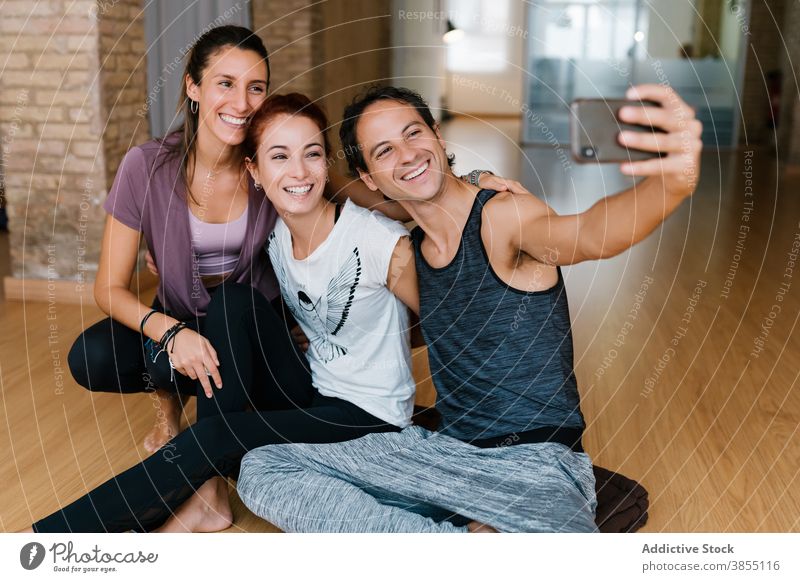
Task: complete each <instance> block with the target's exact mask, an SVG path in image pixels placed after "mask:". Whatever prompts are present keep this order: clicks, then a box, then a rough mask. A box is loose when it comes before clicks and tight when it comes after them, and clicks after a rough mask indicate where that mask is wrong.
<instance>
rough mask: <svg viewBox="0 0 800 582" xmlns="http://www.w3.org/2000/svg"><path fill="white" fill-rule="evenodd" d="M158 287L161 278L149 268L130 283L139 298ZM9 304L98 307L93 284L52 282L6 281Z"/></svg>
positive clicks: (32, 280)
mask: <svg viewBox="0 0 800 582" xmlns="http://www.w3.org/2000/svg"><path fill="white" fill-rule="evenodd" d="M157 284H158V277H156V276H155V275H153V274H152V273H151V272H150V271H148V270H147V269H142V270H141V271H138V272H137V273H136V275H134V277H133V281H132V282H131V290H132V291H133V292H134V293H137V295H140V294H145V293H147V292H148V291H151V290H152V289H154V288H155V287H156V285H157ZM3 290H4V292H5V300H6V301H25V302H29V301H31V302H42V303H59V304H62V305H64V304H66V305H95V301H94V282H93V281H92V282H88V283H82V282H80V281H70V280H67V281H64V280H49V279H18V278H16V277H4V278H3Z"/></svg>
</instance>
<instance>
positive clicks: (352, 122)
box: [339, 85, 456, 177]
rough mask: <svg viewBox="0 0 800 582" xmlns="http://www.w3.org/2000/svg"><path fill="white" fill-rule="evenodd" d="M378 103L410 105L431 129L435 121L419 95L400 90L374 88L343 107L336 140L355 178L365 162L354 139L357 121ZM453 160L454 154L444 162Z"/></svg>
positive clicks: (365, 168)
mask: <svg viewBox="0 0 800 582" xmlns="http://www.w3.org/2000/svg"><path fill="white" fill-rule="evenodd" d="M379 101H398V102H399V103H405V104H406V105H410V106H411V107H413V108H414V109H416V110H417V113H419V115H420V117H422V120H423V121H424V122H425V125H427V126H428V127H429V128H431V130H434V129H435V128H436V120H435V119H434V118H433V114H432V113H431V109H430V107H428V104H427V103H426V102H425V100H424V99H423V98H422V96H421V95H420V94H419V93H416V92H414V91H412V90H411V89H406V88H404V87H392V86H388V87H384V86H379V85H374V86H372V87H370V88H368V89H367V90H366V91H365V92H364V93H362V94H361V95H359V96H358V97H356V98H355V99H354V100H353V102H352V103H350V105H348V106H347V107H346V108H345V110H344V119H343V120H342V125H341V127H340V128H339V139H340V140H341V141H342V148H343V149H344V154H345V157H346V158H347V166H348V168H349V169H350V173H351V174H352V175H353V176H354V177H358V171H359V170H361V171H362V172H366V171H367V163H366V161H365V160H364V154H363V152H362V151H361V147H360V145H359V143H358V139H357V138H356V129H357V127H358V120H359V119H360V117H361V114H362V113H364V110H365V109H366V108H367V107H369V106H370V105H372V104H373V103H377V102H379ZM455 161H456V157H455V155H454V154H450V155H449V156H447V163H448V165H449V166H450V167H451V168H452V167H453V164H454V163H455Z"/></svg>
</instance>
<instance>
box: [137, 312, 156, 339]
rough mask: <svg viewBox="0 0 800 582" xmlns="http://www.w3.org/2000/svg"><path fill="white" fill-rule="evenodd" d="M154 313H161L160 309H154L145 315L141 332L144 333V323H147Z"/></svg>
mask: <svg viewBox="0 0 800 582" xmlns="http://www.w3.org/2000/svg"><path fill="white" fill-rule="evenodd" d="M154 313H161V312H160V311H159V310H158V309H153V310H152V311H151V312H150V313H148V314H147V315H145V316H144V318H143V319H142V323H140V324H139V333H141V334H142V335H144V325H145V324H146V323H147V320H148V319H150V316H151V315H153V314H154Z"/></svg>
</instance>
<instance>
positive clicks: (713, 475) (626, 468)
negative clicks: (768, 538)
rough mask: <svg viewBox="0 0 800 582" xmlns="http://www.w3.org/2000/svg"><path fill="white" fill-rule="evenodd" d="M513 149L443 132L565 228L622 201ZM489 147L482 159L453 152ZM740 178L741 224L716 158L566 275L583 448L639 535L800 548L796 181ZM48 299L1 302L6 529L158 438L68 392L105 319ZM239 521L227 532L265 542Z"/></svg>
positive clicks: (2, 516)
mask: <svg viewBox="0 0 800 582" xmlns="http://www.w3.org/2000/svg"><path fill="white" fill-rule="evenodd" d="M487 132H488V134H487ZM509 135H511V136H513V128H512V129H511V130H509V128H507V127H501V128H500V129H495V128H493V127H492V126H491V125H486V124H484V123H483V122H456V123H455V124H452V125H451V126H449V127H448V128H446V131H445V137H446V138H447V139H451V140H453V141H456V137H457V138H458V141H459V142H460V147H455V146H452V147H451V148H450V149H451V150H452V151H454V152H455V153H456V154H457V157H458V161H459V169H461V170H466V169H470V168H471V167H491V168H494V169H496V170H498V171H502V172H515V173H519V175H520V176H522V177H523V179H524V181H525V183H526V184H527V185H528V186H529V187H531V188H532V189H534V190H535V191H536V193H537V194H539V195H541V196H544V197H545V198H546V199H547V201H548V202H549V203H550V204H551V205H552V206H554V207H555V208H556V210H558V211H559V212H571V211H575V210H582V209H585V208H587V207H588V206H589V205H591V204H592V203H593V202H594V201H595V200H597V199H598V198H599V197H601V196H602V195H604V194H608V193H611V192H613V191H615V190H617V189H619V188H620V187H621V186H623V185H624V182H623V181H622V180H621V179H620V178H619V177H618V176H616V175H615V172H614V171H613V169H606V170H604V171H603V172H602V173H601V172H599V171H597V170H596V169H594V168H576V167H569V168H565V167H564V166H563V161H562V160H563V159H562V158H559V157H558V154H557V152H555V151H554V150H552V149H550V148H544V149H533V150H519V149H518V148H517V147H516V146H515V145H514V140H515V138H514V137H511V138H507V137H504V136H509ZM470 136H471V137H470ZM491 138H494V139H495V141H496V143H494V144H493V145H492V147H491V148H489V147H484V149H483V150H481V154H482V157H478V156H477V154H476V153H475V151H476V150H470V149H469V148H468V147H465V144H467V145H468V144H469V143H474V144H483V145H484V146H485V144H487V143H492V142H490V141H489V140H490V139H491ZM470 139H471V140H473V141H472V142H470V141H469V140H470ZM751 166H752V172H753V178H754V181H753V187H754V197H753V198H752V200H754V205H753V209H752V213H750V214H745V212H747V210H746V209H747V208H748V207H746V206H745V204H744V203H745V197H744V184H743V180H744V177H743V176H742V172H743V171H744V170H745V169H746V166H745V160H744V154H743V153H741V152H740V153H736V154H717V153H710V154H707V155H706V156H705V158H704V165H703V174H702V180H701V186H700V189H699V191H698V193H697V194H696V195H695V197H694V198H693V199H692V200H691V201H690V202H687V203H686V204H684V206H683V207H682V208H681V209H680V210H679V211H678V212H677V214H676V215H675V216H673V217H672V218H671V219H670V220H669V221H668V222H667V224H665V225H664V226H663V227H662V228H661V229H659V230H658V231H657V232H656V233H655V234H654V235H653V236H651V237H650V238H649V239H648V240H647V241H645V242H644V243H643V244H641V245H639V246H637V247H636V248H635V249H633V250H631V251H629V252H627V253H625V254H623V255H621V256H619V257H616V258H614V259H612V260H609V261H605V262H601V263H591V264H585V265H579V266H576V267H572V268H569V269H565V271H564V272H565V277H566V280H567V288H568V292H569V300H570V308H571V315H572V319H573V322H574V334H575V362H576V369H577V376H578V380H579V385H580V387H581V394H582V397H583V411H584V414H585V416H586V420H587V423H588V431H587V436H586V439H585V444H586V446H587V450H588V452H589V453H590V454H591V455H592V457H593V458H594V460H595V462H596V463H597V464H601V465H604V466H606V467H608V468H611V469H615V470H619V471H622V472H624V473H625V474H627V475H629V476H631V477H633V478H635V479H638V480H640V481H641V482H642V483H643V484H644V485H645V486H646V487H647V489H648V490H649V491H650V499H651V504H652V506H651V513H650V522H649V523H648V525H647V527H646V528H645V531H650V532H660V531H692V532H693V531H722V532H765V531H770V532H787V531H793V532H797V531H800V479H798V471H800V434H799V433H798V426H799V425H800V397H798V392H797V390H796V387H797V383H798V375H799V374H800V334H798V333H795V330H796V328H797V324H798V317H800V270H797V267H800V263H798V264H797V265H796V266H795V271H793V272H792V271H788V270H787V269H790V268H792V265H791V264H790V263H789V261H790V255H789V253H790V251H791V250H792V242H793V241H794V240H798V241H800V238H796V237H800V224H798V222H799V221H800V195H798V192H800V178H798V177H797V176H795V177H790V178H782V179H780V180H779V179H778V176H779V171H778V168H777V167H776V164H775V160H774V159H773V158H772V157H771V156H770V155H768V154H763V153H758V152H756V153H755V154H754V156H753V158H752V164H751ZM745 216H747V217H748V218H747V219H745ZM742 226H745V227H749V230H746V231H745V230H740V228H741V227H742ZM741 232H746V237H743V238H739V237H740V236H741V235H740V233H741ZM737 242H738V243H739V245H740V246H739V249H738V250H737ZM739 255H741V256H739ZM798 258H800V257H798ZM782 285H783V286H782ZM726 290H728V291H727V292H726ZM54 299H55V303H53V304H51V305H48V304H42V303H39V304H27V305H23V304H21V303H0V326H2V329H3V330H4V332H3V334H2V338H0V382H1V383H2V384H1V385H0V388H1V389H2V391H1V392H0V396H1V398H0V422H1V423H2V427H0V482H2V483H3V485H4V486H3V487H2V488H0V530H6V531H10V530H15V529H18V528H22V527H26V526H28V525H29V524H30V523H31V521H32V520H34V519H36V518H40V517H42V516H44V515H46V514H48V513H50V512H52V511H54V510H55V509H57V508H58V507H59V506H60V505H63V504H65V503H68V502H69V501H71V500H73V499H74V498H75V497H77V496H79V495H81V494H82V493H84V492H85V491H87V490H88V489H91V488H92V487H93V486H95V485H97V484H99V483H101V482H102V481H104V480H106V479H108V478H109V477H111V476H112V475H113V474H114V473H116V472H118V471H120V470H122V469H125V468H126V467H128V466H130V465H131V464H133V463H135V462H136V461H138V460H139V459H141V458H142V457H143V455H144V452H143V450H142V448H141V446H140V443H141V440H142V437H143V436H144V434H145V433H146V431H147V430H148V428H149V427H150V426H151V423H152V421H153V416H154V408H153V404H152V401H151V400H150V399H149V398H148V397H147V396H141V395H138V396H137V395H134V396H118V395H116V396H115V395H94V396H92V395H90V394H88V393H87V392H86V391H85V390H83V389H81V388H79V387H77V385H76V384H75V383H74V382H73V381H72V380H71V378H70V377H69V373H68V371H67V368H66V362H65V358H66V355H67V352H68V350H69V347H70V345H71V343H72V341H73V340H74V338H75V337H76V335H77V334H78V332H79V331H80V330H81V329H82V328H83V327H85V326H86V325H88V324H90V323H92V322H94V321H96V320H97V319H98V318H99V317H100V313H99V312H98V310H97V309H95V308H86V309H81V308H79V307H75V306H67V305H63V304H61V303H59V302H58V297H55V298H54ZM773 305H777V306H778V308H779V310H780V311H779V312H775V311H776V310H775V309H774V308H773ZM771 311H772V312H773V314H772V315H770V312H771ZM761 346H763V351H760V353H756V352H755V351H754V350H755V349H756V348H759V347H761ZM418 359H419V356H418ZM418 363H419V362H418ZM421 368H423V367H420V366H418V374H419V375H420V376H421V377H424V375H425V374H424V371H420V369H421ZM425 385H426V386H429V382H426V384H425ZM422 392H423V394H422V395H421V396H422V398H423V399H429V398H430V392H429V388H425V389H423V391H422ZM233 496H234V497H235V494H233ZM234 507H235V509H234V510H235V525H234V527H232V528H231V530H229V531H274V528H272V527H271V526H269V525H268V524H266V523H264V522H262V521H260V520H258V519H257V518H255V517H254V516H253V515H252V514H249V512H247V510H246V509H244V508H243V507H242V506H241V504H240V503H238V500H235V504H234Z"/></svg>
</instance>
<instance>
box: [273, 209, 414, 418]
mask: <svg viewBox="0 0 800 582" xmlns="http://www.w3.org/2000/svg"><path fill="white" fill-rule="evenodd" d="M402 236H408V231H407V230H406V229H405V227H404V226H403V225H402V224H400V223H399V222H396V221H394V220H390V219H389V218H386V217H385V216H384V215H383V214H381V213H380V212H377V211H372V212H371V211H369V210H366V209H365V208H361V207H360V206H357V205H355V204H353V203H352V202H350V201H349V200H348V201H347V202H346V203H345V205H344V207H343V208H342V211H341V215H340V216H339V219H338V220H337V221H336V224H334V226H333V230H332V231H331V233H330V234H329V235H328V238H327V239H325V241H324V242H323V243H322V244H321V245H320V246H319V247H317V249H315V250H314V252H313V253H311V255H310V256H309V257H308V258H306V259H304V260H302V261H299V260H297V259H295V258H294V253H293V251H292V235H291V233H290V232H289V228H288V227H287V226H286V224H285V223H284V222H283V220H282V219H278V222H277V224H276V225H275V230H274V231H273V233H272V234H271V235H270V237H269V241H268V249H269V257H270V260H271V261H272V266H273V268H274V269H275V274H276V275H277V276H278V281H279V282H280V285H281V294H282V295H283V300H284V301H285V302H286V304H287V305H288V306H289V309H290V310H291V312H292V315H294V317H295V319H296V320H297V322H298V323H299V324H300V327H302V328H303V331H304V332H305V334H306V336H308V339H309V348H308V351H307V352H306V357H307V358H308V361H309V363H310V365H311V376H312V380H313V383H314V386H315V387H316V389H317V390H319V392H320V394H322V395H323V396H332V397H336V398H341V399H342V400H347V401H348V402H352V403H353V404H355V405H356V406H359V407H360V408H362V409H363V410H366V411H367V412H369V413H370V414H372V415H373V416H376V417H378V418H380V419H381V420H384V421H386V422H388V423H390V424H393V425H395V426H398V427H400V428H405V427H406V426H408V425H409V424H411V414H412V412H413V408H414V391H415V384H414V379H413V378H412V376H411V348H410V345H409V332H408V309H407V308H406V306H405V305H404V304H403V303H402V302H401V301H400V300H399V299H398V298H397V297H395V295H394V294H393V293H392V292H391V291H389V288H388V287H386V281H387V275H388V271H389V263H390V261H391V258H392V253H393V251H394V248H395V246H396V245H397V241H398V240H399V239H400V237H402Z"/></svg>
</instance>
